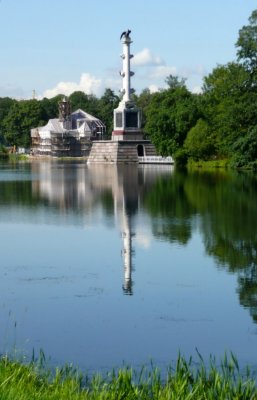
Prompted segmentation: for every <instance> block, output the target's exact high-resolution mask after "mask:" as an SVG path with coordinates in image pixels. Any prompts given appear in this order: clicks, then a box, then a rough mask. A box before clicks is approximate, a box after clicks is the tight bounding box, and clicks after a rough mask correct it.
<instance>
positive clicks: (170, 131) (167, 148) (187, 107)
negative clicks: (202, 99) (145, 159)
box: [145, 86, 198, 155]
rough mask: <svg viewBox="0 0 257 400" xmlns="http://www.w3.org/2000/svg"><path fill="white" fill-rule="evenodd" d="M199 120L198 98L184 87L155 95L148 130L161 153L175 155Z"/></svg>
mask: <svg viewBox="0 0 257 400" xmlns="http://www.w3.org/2000/svg"><path fill="white" fill-rule="evenodd" d="M197 119H198V109H197V101H196V95H193V94H192V93H191V92H189V91H188V90H187V88H186V87H185V86H182V87H177V88H172V89H168V90H163V91H161V92H158V93H154V94H153V95H152V97H151V99H150V104H149V106H148V107H147V108H146V121H147V122H146V125H145V130H146V132H147V134H148V136H149V137H150V139H151V140H152V142H153V143H154V145H155V146H156V148H157V151H158V152H159V153H160V154H162V155H173V154H174V153H175V152H176V151H177V150H178V149H179V148H180V147H182V145H183V143H184V140H185V138H186V135H187V133H188V131H189V130H190V129H191V128H192V127H193V126H194V125H195V123H196V121H197Z"/></svg>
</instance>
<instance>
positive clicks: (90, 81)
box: [43, 73, 103, 98]
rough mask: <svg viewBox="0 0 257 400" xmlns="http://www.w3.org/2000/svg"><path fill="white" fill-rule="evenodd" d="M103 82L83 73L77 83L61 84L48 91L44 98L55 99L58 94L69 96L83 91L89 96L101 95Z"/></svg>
mask: <svg viewBox="0 0 257 400" xmlns="http://www.w3.org/2000/svg"><path fill="white" fill-rule="evenodd" d="M102 84H103V83H102V80H101V79H97V78H96V77H95V76H93V75H91V74H89V73H83V74H82V75H81V77H80V81H79V83H77V82H59V83H58V84H57V85H56V86H55V87H54V88H53V89H48V90H46V91H45V92H44V94H43V96H44V97H48V98H51V97H54V96H56V95H58V94H65V95H66V96H69V95H70V94H71V93H73V92H75V91H78V90H81V91H82V92H85V93H87V94H99V92H100V91H101V89H102Z"/></svg>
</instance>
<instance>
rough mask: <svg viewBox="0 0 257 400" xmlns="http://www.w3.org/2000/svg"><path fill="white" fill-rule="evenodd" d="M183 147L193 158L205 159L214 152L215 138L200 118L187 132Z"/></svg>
mask: <svg viewBox="0 0 257 400" xmlns="http://www.w3.org/2000/svg"><path fill="white" fill-rule="evenodd" d="M184 148H185V150H186V152H187V154H188V156H189V157H192V158H193V159H194V160H200V159H202V160H207V159H208V158H210V157H211V156H212V155H214V154H215V140H214V139H213V136H212V134H211V132H210V131H209V126H208V124H207V123H206V122H205V121H204V120H202V119H201V118H200V119H199V120H198V121H197V123H196V125H195V126H194V127H193V128H191V129H190V131H189V132H188V134H187V137H186V140H185V143H184Z"/></svg>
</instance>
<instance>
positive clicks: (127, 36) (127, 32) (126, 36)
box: [120, 29, 131, 40]
mask: <svg viewBox="0 0 257 400" xmlns="http://www.w3.org/2000/svg"><path fill="white" fill-rule="evenodd" d="M130 33H131V31H130V30H129V29H128V30H127V31H124V32H122V34H121V35H120V40H121V39H122V38H123V36H125V38H129V35H130Z"/></svg>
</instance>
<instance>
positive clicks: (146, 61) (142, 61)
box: [131, 49, 164, 67]
mask: <svg viewBox="0 0 257 400" xmlns="http://www.w3.org/2000/svg"><path fill="white" fill-rule="evenodd" d="M131 64H132V65H137V66H140V67H141V66H153V65H162V64H164V61H163V60H162V59H161V57H159V56H156V55H155V54H153V53H152V52H151V51H150V50H149V49H143V50H142V51H140V52H139V53H137V54H135V55H134V58H132V61H131Z"/></svg>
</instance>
